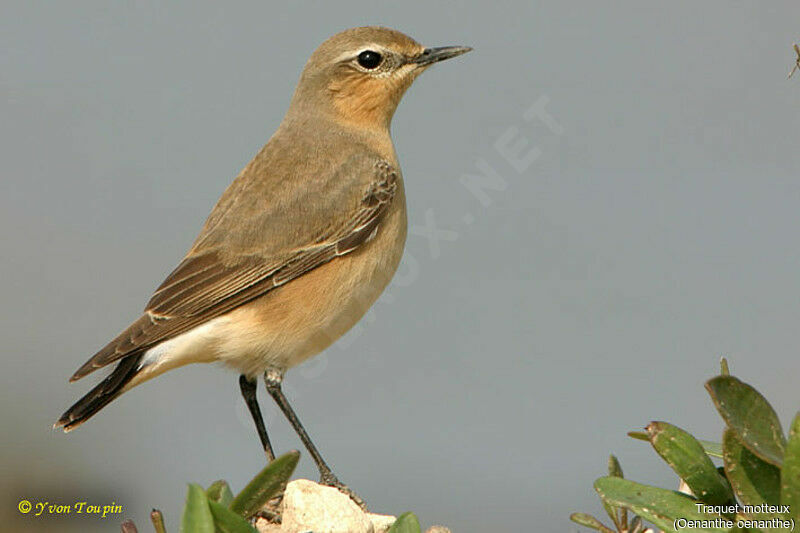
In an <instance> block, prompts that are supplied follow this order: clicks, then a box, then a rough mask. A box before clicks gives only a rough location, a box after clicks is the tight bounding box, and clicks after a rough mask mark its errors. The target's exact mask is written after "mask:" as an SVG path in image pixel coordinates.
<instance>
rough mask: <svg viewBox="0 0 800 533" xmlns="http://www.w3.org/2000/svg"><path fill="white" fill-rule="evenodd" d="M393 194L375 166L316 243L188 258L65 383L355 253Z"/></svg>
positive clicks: (387, 169) (382, 167)
mask: <svg viewBox="0 0 800 533" xmlns="http://www.w3.org/2000/svg"><path fill="white" fill-rule="evenodd" d="M396 189H397V173H396V171H395V170H394V169H393V168H392V167H391V165H389V164H388V163H385V162H379V163H378V164H376V166H375V178H374V180H373V181H372V183H371V184H370V186H369V187H368V189H367V190H366V191H365V193H364V196H363V198H362V200H361V202H360V204H359V207H358V208H357V209H356V210H355V211H354V212H353V213H351V214H350V216H348V217H346V218H345V219H344V220H343V222H342V223H341V224H340V225H339V227H335V228H331V229H329V230H327V232H326V233H325V234H323V235H322V236H321V237H320V238H319V239H318V240H317V241H316V242H312V243H308V244H307V245H305V246H301V247H299V248H297V249H295V250H294V251H292V252H288V253H285V254H283V255H282V256H281V257H263V256H259V255H250V256H244V257H240V258H237V259H236V260H235V261H234V262H226V261H225V260H224V258H223V257H221V256H220V254H219V252H217V251H207V252H204V253H200V254H197V255H190V256H189V257H187V258H186V259H184V260H183V261H182V262H181V264H180V265H178V267H177V268H176V269H175V270H174V271H173V272H172V273H171V274H170V275H169V276H168V277H167V279H166V280H164V282H163V283H162V284H161V286H160V287H159V288H158V289H157V290H156V292H155V294H154V295H153V297H152V298H151V300H150V302H149V303H148V304H147V308H146V309H145V314H144V315H142V316H141V317H140V318H139V319H138V320H137V321H136V322H134V323H133V324H131V325H130V326H129V327H128V328H127V329H126V330H125V331H123V332H122V333H121V334H120V335H119V336H117V338H115V339H114V340H113V341H111V342H110V343H109V344H108V345H107V346H106V347H105V348H103V349H102V350H100V351H99V352H98V353H97V354H95V355H94V356H93V357H92V358H91V359H89V361H87V362H86V363H85V364H84V365H83V366H82V367H81V368H79V369H78V370H77V372H75V374H74V375H73V376H72V378H70V381H75V380H77V379H80V378H82V377H83V376H85V375H87V374H89V373H91V372H93V371H94V370H96V369H98V368H100V367H103V366H105V365H107V364H109V363H112V362H114V361H116V360H118V359H121V358H123V357H126V356H128V355H133V354H139V353H142V352H143V351H145V350H147V349H149V348H151V347H153V346H154V345H156V344H158V343H159V342H162V341H165V340H167V339H170V338H172V337H175V336H177V335H180V334H181V333H184V332H186V331H188V330H190V329H192V328H193V327H195V326H198V325H200V324H202V323H203V322H206V321H208V320H211V319H212V318H215V317H218V316H220V315H222V314H224V313H226V312H228V311H231V310H232V309H234V308H236V307H238V306H240V305H242V304H244V303H247V302H249V301H250V300H253V299H255V298H258V297H259V296H262V295H264V294H265V293H266V292H268V291H270V290H272V289H274V288H275V287H279V286H281V285H283V284H285V283H288V282H290V281H291V280H293V279H295V278H297V277H299V276H302V275H303V274H304V273H306V272H308V271H309V270H312V269H314V268H316V267H318V266H320V265H323V264H325V263H327V262H328V261H331V260H332V259H334V258H336V257H338V256H341V255H345V254H347V253H349V252H351V251H353V250H355V249H356V248H358V247H359V246H361V245H362V244H364V243H366V242H367V241H369V240H370V239H371V238H372V237H373V236H374V235H375V232H377V231H378V226H379V224H380V222H381V220H382V219H383V216H384V214H385V213H386V211H387V208H388V206H389V205H390V204H391V202H392V200H393V199H394V196H395V191H396Z"/></svg>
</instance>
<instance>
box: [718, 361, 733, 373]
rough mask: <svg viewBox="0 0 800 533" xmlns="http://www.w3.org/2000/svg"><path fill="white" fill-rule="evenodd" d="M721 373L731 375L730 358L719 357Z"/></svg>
mask: <svg viewBox="0 0 800 533" xmlns="http://www.w3.org/2000/svg"><path fill="white" fill-rule="evenodd" d="M719 373H720V374H721V375H723V376H730V375H731V369H730V368H728V360H727V359H725V358H724V357H720V358H719Z"/></svg>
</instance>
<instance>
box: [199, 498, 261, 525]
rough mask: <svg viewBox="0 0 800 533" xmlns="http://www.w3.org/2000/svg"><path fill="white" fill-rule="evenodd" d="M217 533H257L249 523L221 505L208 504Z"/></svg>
mask: <svg viewBox="0 0 800 533" xmlns="http://www.w3.org/2000/svg"><path fill="white" fill-rule="evenodd" d="M208 507H209V509H211V514H212V515H213V517H214V526H216V528H217V529H216V532H217V533H258V532H257V531H256V530H255V528H254V527H253V526H251V525H250V523H249V522H248V521H247V520H245V519H244V518H242V517H241V516H240V515H238V514H236V513H234V512H233V511H231V510H230V509H228V508H227V507H225V506H224V505H222V504H221V503H217V502H212V501H209V502H208Z"/></svg>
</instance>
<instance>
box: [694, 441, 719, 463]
mask: <svg viewBox="0 0 800 533" xmlns="http://www.w3.org/2000/svg"><path fill="white" fill-rule="evenodd" d="M697 442H699V443H700V445H701V446H702V447H703V449H704V450H705V451H706V455H708V456H710V457H717V458H719V459H722V444H720V443H719V442H713V441H710V440H702V439H697Z"/></svg>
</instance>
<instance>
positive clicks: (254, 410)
mask: <svg viewBox="0 0 800 533" xmlns="http://www.w3.org/2000/svg"><path fill="white" fill-rule="evenodd" d="M256 387H258V381H256V380H252V381H251V380H250V379H249V378H248V377H247V376H245V375H244V374H242V375H241V376H239V388H240V389H241V390H242V397H243V398H244V403H246V404H247V408H248V409H249V410H250V416H252V417H253V422H255V424H256V431H258V438H259V439H261V446H262V447H263V448H264V453H266V454H267V459H268V460H269V461H270V462H272V461H274V460H275V453H273V451H272V444H270V442H269V437H268V436H267V428H266V427H265V426H264V419H263V418H262V417H261V408H259V407H258V398H257V397H256Z"/></svg>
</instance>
